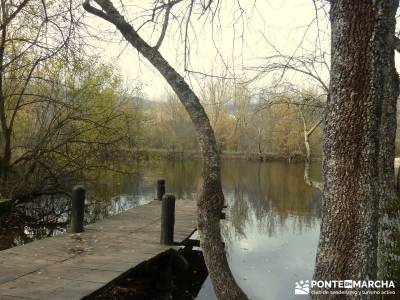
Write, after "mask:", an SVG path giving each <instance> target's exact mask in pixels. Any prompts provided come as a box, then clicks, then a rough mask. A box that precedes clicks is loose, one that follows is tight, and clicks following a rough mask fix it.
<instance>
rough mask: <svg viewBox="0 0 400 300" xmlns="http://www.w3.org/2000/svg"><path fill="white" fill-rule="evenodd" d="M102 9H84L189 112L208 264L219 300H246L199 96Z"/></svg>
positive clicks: (113, 13) (114, 14)
mask: <svg viewBox="0 0 400 300" xmlns="http://www.w3.org/2000/svg"><path fill="white" fill-rule="evenodd" d="M94 2H96V3H97V4H98V5H99V6H100V7H101V10H100V9H97V8H95V7H93V6H91V5H90V3H89V0H87V1H85V2H84V4H83V6H84V8H85V10H87V11H88V12H90V13H92V14H94V15H97V16H99V17H101V18H103V19H105V20H107V21H109V22H110V23H112V24H114V25H115V26H116V27H117V29H118V30H119V31H120V32H121V34H122V35H123V36H124V38H125V39H126V40H127V41H128V42H129V43H130V44H131V45H132V46H133V47H134V48H135V49H137V50H138V51H139V52H140V53H141V54H142V55H143V56H144V57H145V58H146V59H148V60H149V62H150V63H151V64H152V65H153V66H154V67H155V68H156V69H157V70H158V71H159V72H160V73H161V75H162V76H163V77H164V78H165V79H166V80H167V82H168V83H169V85H170V86H171V87H172V89H173V90H174V92H175V93H176V94H177V96H178V97H179V99H180V101H181V102H182V104H183V105H184V107H185V109H186V111H187V112H188V114H189V116H190V118H191V120H192V122H193V124H194V126H195V128H196V132H197V137H198V141H199V144H200V148H201V153H202V157H203V170H202V179H201V182H200V184H199V190H198V195H197V204H198V216H197V221H198V231H199V235H200V244H201V247H202V249H203V253H204V259H205V263H206V265H207V268H208V271H209V275H210V278H211V281H212V284H213V287H214V290H215V293H216V295H217V297H218V299H226V300H235V299H237V300H245V299H248V298H247V296H246V295H245V293H244V292H243V291H242V290H241V289H240V287H239V286H238V285H237V283H236V281H235V279H234V277H233V275H232V273H231V270H230V268H229V265H228V261H227V258H226V253H225V248H224V244H223V241H222V236H221V231H220V224H219V222H220V216H221V211H222V208H223V205H224V195H223V192H222V187H221V178H220V159H219V153H218V149H217V143H216V140H215V136H214V132H213V129H212V127H211V125H210V122H209V119H208V117H207V114H206V113H205V111H204V108H203V106H202V105H201V104H200V101H199V99H198V97H197V96H196V94H195V93H194V92H193V91H192V90H191V88H190V87H189V86H188V84H187V83H186V82H185V80H184V79H183V77H182V76H181V75H179V73H178V72H177V71H176V70H174V69H173V68H172V67H171V66H170V64H169V63H168V62H167V61H166V60H165V59H164V57H163V56H162V55H161V54H160V53H159V51H158V50H157V48H156V47H154V48H153V47H151V46H150V45H148V44H147V43H146V42H145V41H144V40H143V39H142V38H141V37H140V36H139V35H138V34H137V32H136V31H135V30H134V28H133V27H132V26H131V25H130V24H129V23H128V22H126V21H125V19H124V17H123V16H122V15H121V14H120V13H119V12H118V11H117V10H116V8H115V7H114V6H113V4H112V3H111V1H109V0H94Z"/></svg>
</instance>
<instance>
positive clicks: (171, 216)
mask: <svg viewBox="0 0 400 300" xmlns="http://www.w3.org/2000/svg"><path fill="white" fill-rule="evenodd" d="M174 225H175V196H174V195H170V194H166V195H164V196H163V198H162V204H161V239H160V243H161V244H162V245H172V244H173V243H174Z"/></svg>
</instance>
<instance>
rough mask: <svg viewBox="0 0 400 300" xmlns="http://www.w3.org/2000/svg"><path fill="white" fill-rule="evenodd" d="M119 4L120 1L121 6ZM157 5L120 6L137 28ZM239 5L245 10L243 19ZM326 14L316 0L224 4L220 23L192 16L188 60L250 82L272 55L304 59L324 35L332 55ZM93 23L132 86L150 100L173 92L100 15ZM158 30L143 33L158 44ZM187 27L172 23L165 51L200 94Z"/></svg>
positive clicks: (103, 51) (101, 47) (228, 0)
mask: <svg viewBox="0 0 400 300" xmlns="http://www.w3.org/2000/svg"><path fill="white" fill-rule="evenodd" d="M118 2H119V1H114V3H115V5H116V6H117V5H118ZM152 2H153V1H148V0H139V1H123V4H124V8H121V7H120V11H121V12H122V13H123V14H124V16H125V18H126V19H127V20H129V21H130V22H131V24H132V25H133V26H134V28H135V29H137V28H139V27H140V25H141V24H142V23H143V20H144V19H143V18H141V17H142V16H143V15H144V14H145V13H144V11H143V9H144V8H152ZM183 3H184V4H185V3H187V1H184V2H183ZM238 3H240V5H241V8H242V9H243V10H242V11H243V12H244V13H243V14H242V17H241V18H240V17H239V15H240V12H241V10H240V9H239V5H238ZM254 3H255V4H254ZM185 5H186V4H185ZM325 13H326V12H325V11H323V10H322V9H320V10H318V16H319V19H318V22H316V20H315V16H316V10H315V7H314V4H313V1H312V0H286V1H281V0H269V1H260V0H258V1H253V0H241V1H240V2H239V1H238V0H223V1H222V6H221V12H220V14H219V18H218V21H214V23H212V22H211V21H210V19H208V20H206V19H205V18H204V17H203V18H198V16H193V17H192V21H193V24H192V26H190V27H189V41H190V45H191V46H190V56H189V58H188V60H187V61H188V62H189V64H190V66H189V67H190V69H191V70H192V71H195V72H202V73H206V74H213V75H219V74H223V75H224V76H229V77H235V78H237V80H250V79H252V78H253V77H254V75H255V74H256V73H255V72H254V70H253V69H254V67H260V66H263V65H265V64H266V63H267V61H268V60H267V57H269V56H272V55H276V54H277V52H278V51H279V52H280V53H284V54H286V55H293V54H294V55H296V56H299V55H304V54H306V53H308V52H309V51H312V50H314V49H315V44H316V39H317V37H319V41H320V44H321V46H322V48H323V51H326V52H328V51H329V35H328V32H329V27H328V26H329V25H328V22H327V21H326V18H325ZM177 15H182V14H178V13H177ZM235 20H236V22H235ZM87 23H88V24H90V25H91V26H92V27H93V28H95V31H96V35H97V36H98V37H101V40H97V41H96V42H95V44H96V47H97V51H99V53H100V55H101V57H102V60H103V61H104V62H111V63H115V64H116V65H117V66H118V68H119V69H120V71H121V73H122V75H123V78H124V81H125V83H126V85H127V86H128V87H129V86H131V87H133V86H135V85H137V84H138V83H139V82H140V83H141V84H142V85H143V92H144V94H145V96H146V97H147V98H150V99H152V100H162V98H163V95H165V92H166V90H167V89H168V87H167V84H166V82H165V80H164V79H163V78H162V77H161V76H160V75H159V74H158V73H157V71H156V70H154V68H152V67H151V66H150V65H149V63H148V62H146V61H145V60H144V59H143V58H141V57H140V55H139V54H138V52H137V51H136V50H134V49H133V48H132V47H131V46H130V45H127V43H126V42H125V41H124V40H123V38H122V37H121V35H120V33H119V32H117V31H116V30H115V28H114V27H113V26H111V25H110V24H107V22H106V21H103V20H100V19H99V18H97V17H94V16H89V17H88V19H87ZM212 24H214V25H212ZM310 24H311V26H309V25H310ZM153 28H154V24H153V23H148V24H147V25H146V26H144V27H142V29H141V30H140V31H139V33H140V34H141V36H142V37H144V38H145V40H146V41H148V42H150V44H152V45H154V44H155V42H156V40H157V38H158V35H159V29H160V27H157V28H156V31H153ZM317 28H320V31H318V30H317ZM184 29H185V26H183V25H182V24H178V22H174V21H171V22H170V24H169V28H168V31H167V35H166V37H165V39H164V41H163V44H162V46H161V48H160V52H161V54H162V55H163V56H164V57H165V58H166V59H167V60H168V62H169V63H170V64H171V65H172V66H173V67H174V68H176V69H177V70H178V71H179V72H180V74H182V75H185V78H186V79H187V80H188V82H190V84H191V85H192V87H193V88H194V89H195V90H196V91H199V90H200V89H201V87H202V83H203V82H204V76H201V75H198V74H195V73H193V72H192V73H187V72H186V73H185V70H184V61H185V60H184V42H183V40H182V38H181V36H180V33H181V32H182V31H184ZM157 30H158V31H157ZM318 32H319V35H317V33H318ZM269 62H271V60H270V61H269ZM227 70H228V71H227ZM281 73H282V72H274V73H273V74H270V75H268V76H265V77H263V78H262V79H260V80H256V81H252V85H253V86H254V89H256V88H258V87H262V86H265V85H268V84H270V83H271V82H274V81H275V80H277V79H280V78H281V77H280V76H281ZM321 74H322V75H321V76H322V77H324V79H325V80H326V79H327V78H328V77H327V72H326V70H322V69H321ZM285 80H287V81H289V82H296V83H298V84H300V85H304V86H311V85H315V82H312V81H310V80H309V79H308V78H307V77H304V76H300V75H298V74H296V73H293V72H285Z"/></svg>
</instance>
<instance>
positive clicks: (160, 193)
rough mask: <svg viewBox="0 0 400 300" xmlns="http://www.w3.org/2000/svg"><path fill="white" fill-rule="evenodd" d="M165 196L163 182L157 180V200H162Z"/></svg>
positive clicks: (162, 180)
mask: <svg viewBox="0 0 400 300" xmlns="http://www.w3.org/2000/svg"><path fill="white" fill-rule="evenodd" d="M164 194H165V180H164V179H159V180H157V197H156V199H157V200H160V201H161V200H162V198H163V196H164Z"/></svg>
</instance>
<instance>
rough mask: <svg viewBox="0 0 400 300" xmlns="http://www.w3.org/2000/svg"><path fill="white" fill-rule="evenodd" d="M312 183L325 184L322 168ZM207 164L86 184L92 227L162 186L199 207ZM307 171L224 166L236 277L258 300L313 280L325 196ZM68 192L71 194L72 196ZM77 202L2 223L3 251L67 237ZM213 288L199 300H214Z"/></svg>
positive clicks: (157, 164)
mask: <svg viewBox="0 0 400 300" xmlns="http://www.w3.org/2000/svg"><path fill="white" fill-rule="evenodd" d="M314 167H315V169H312V170H311V171H312V177H313V178H315V179H317V180H318V179H319V178H320V175H319V167H318V163H317V164H315V166H314ZM200 168H201V163H200V162H199V161H196V160H192V161H184V162H182V161H147V162H141V163H138V164H135V165H134V166H132V169H133V170H134V171H135V172H134V173H133V174H115V173H110V172H105V171H104V172H97V173H95V174H90V176H88V177H87V178H86V179H85V180H84V181H83V182H82V180H81V179H80V180H71V182H73V183H74V184H84V185H85V186H86V187H87V189H88V194H87V195H88V199H87V209H86V221H87V222H89V223H90V222H95V221H96V220H99V219H101V218H104V217H106V216H110V215H114V214H118V213H120V212H122V211H125V210H127V209H129V208H131V207H135V206H137V205H141V204H143V203H146V202H148V201H151V200H152V199H153V198H154V196H155V183H156V181H157V179H160V178H164V179H165V180H166V186H167V193H173V194H175V195H176V196H177V198H185V199H192V200H195V193H196V187H197V181H198V179H199V176H200V172H201V170H200ZM303 168H304V166H303V164H301V163H298V164H287V163H284V162H264V163H259V162H249V161H238V160H224V161H223V165H222V183H223V188H224V192H225V196H226V202H227V204H228V206H229V208H228V222H224V227H223V234H224V237H225V241H226V244H227V247H228V252H229V258H230V263H231V265H232V270H233V272H235V275H236V277H237V279H238V281H240V284H241V286H243V287H244V288H245V289H246V290H247V291H248V292H249V296H251V297H252V299H264V298H265V289H266V287H268V293H269V294H268V295H269V296H270V297H269V298H270V299H291V298H292V297H294V295H293V289H292V285H293V284H294V282H295V281H296V280H306V279H311V278H310V276H311V274H312V269H313V265H314V255H315V250H316V245H317V240H318V230H319V216H320V195H319V192H317V191H316V190H313V189H312V188H310V187H309V186H307V185H306V184H305V183H304V180H303V171H304V169H303ZM71 187H72V185H71V186H69V187H67V188H66V190H70V189H71ZM69 205H70V200H69V198H68V197H67V196H65V195H58V196H54V195H53V196H42V197H39V198H38V199H36V200H35V201H34V202H32V203H28V204H25V205H23V206H20V207H19V208H18V210H17V211H16V212H14V213H12V214H3V215H0V249H6V248H10V247H13V246H17V245H20V244H23V243H27V242H30V241H32V240H34V239H40V238H43V237H46V236H51V235H55V234H58V233H60V232H63V231H65V228H66V226H67V224H69V208H70V207H69ZM213 297H214V296H213V293H212V289H211V286H210V285H209V283H206V284H205V286H204V287H203V290H202V292H201V294H200V298H199V299H207V300H208V299H214V298H213Z"/></svg>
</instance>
